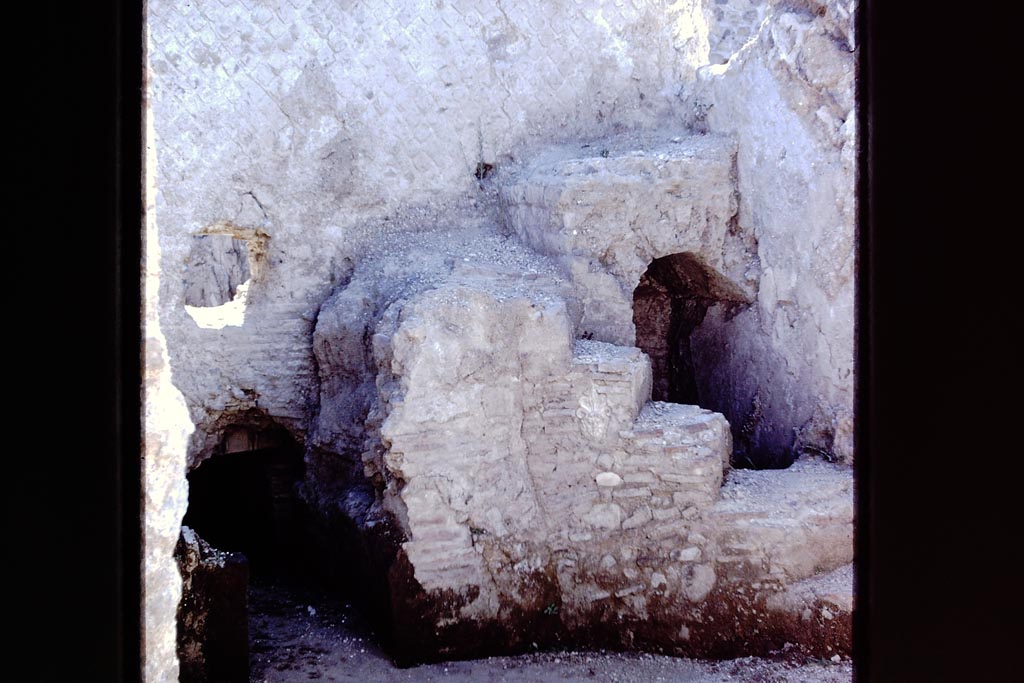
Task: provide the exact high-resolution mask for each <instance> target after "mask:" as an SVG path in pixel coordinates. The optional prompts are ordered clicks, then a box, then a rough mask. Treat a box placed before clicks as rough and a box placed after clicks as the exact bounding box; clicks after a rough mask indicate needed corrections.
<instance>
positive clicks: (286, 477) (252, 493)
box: [176, 425, 304, 683]
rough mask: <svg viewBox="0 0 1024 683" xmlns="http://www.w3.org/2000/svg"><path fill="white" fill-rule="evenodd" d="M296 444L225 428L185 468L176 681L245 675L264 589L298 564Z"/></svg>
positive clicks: (281, 433)
mask: <svg viewBox="0 0 1024 683" xmlns="http://www.w3.org/2000/svg"><path fill="white" fill-rule="evenodd" d="M303 474H304V466H303V459H302V449H301V448H300V447H299V445H298V444H297V443H296V442H295V440H294V439H293V438H292V437H291V435H290V434H289V433H288V432H287V431H286V430H285V429H283V428H281V427H278V426H276V425H267V426H264V427H262V428H255V427H247V426H234V427H230V428H229V429H228V430H227V431H226V432H225V434H224V437H223V439H222V441H221V443H220V446H219V447H218V449H217V452H216V453H215V454H214V455H212V456H211V457H209V458H208V459H207V460H205V461H204V462H202V463H201V464H200V465H199V466H197V467H196V468H195V469H193V470H192V471H191V472H190V473H189V474H188V475H187V479H188V484H189V501H188V508H187V511H186V513H185V516H184V518H183V519H182V533H181V537H180V539H179V541H178V547H177V549H176V557H177V560H178V568H179V571H180V572H181V575H182V598H181V602H180V603H179V606H178V615H177V617H178V634H177V641H178V642H177V651H178V659H179V662H180V680H181V681H182V682H183V683H200V682H205V681H211V680H217V681H226V682H234V681H239V682H243V681H248V680H249V672H250V664H251V661H250V656H251V655H255V656H258V654H259V638H260V636H261V627H260V617H261V614H262V613H265V612H266V611H267V609H266V607H265V605H264V604H262V603H265V602H266V600H265V598H264V597H263V596H264V595H265V594H266V593H267V592H268V590H269V591H272V590H273V588H272V586H274V585H275V584H277V583H281V582H285V583H293V582H294V579H295V578H298V577H299V576H300V575H301V572H302V566H303V563H302V560H303V547H302V541H303V533H302V526H303V522H304V519H303V509H302V506H301V501H300V498H299V494H298V489H297V484H298V483H299V482H300V481H301V479H302V477H303Z"/></svg>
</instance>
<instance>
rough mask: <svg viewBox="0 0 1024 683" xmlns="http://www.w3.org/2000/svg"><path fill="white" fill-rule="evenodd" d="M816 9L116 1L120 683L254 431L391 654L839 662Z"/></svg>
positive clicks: (846, 5)
mask: <svg viewBox="0 0 1024 683" xmlns="http://www.w3.org/2000/svg"><path fill="white" fill-rule="evenodd" d="M534 4H536V5H537V6H536V7H534V6H533V5H534ZM722 4H724V5H726V7H727V8H730V9H731V10H732V11H722V8H721V7H718V5H722ZM428 5H429V6H428ZM740 5H742V7H740ZM854 6H855V4H854V3H852V2H836V1H835V0H830V1H828V2H819V1H818V0H800V1H796V0H794V1H792V2H784V1H778V2H763V3H750V2H743V3H735V4H733V3H731V2H727V3H707V4H705V3H703V2H701V1H700V0H681V1H679V2H675V3H668V4H666V3H658V2H654V1H653V0H633V1H632V2H622V1H621V0H619V1H612V0H608V1H606V2H605V1H602V0H580V1H579V2H575V3H564V5H558V6H556V7H554V8H551V7H549V6H548V5H547V4H541V3H530V2H527V3H516V4H515V7H514V8H513V7H506V6H505V4H504V3H502V2H497V1H496V2H492V3H479V2H473V3H469V2H465V3H464V2H458V1H451V2H440V1H439V2H435V3H426V4H424V3H417V2H412V1H411V0H391V1H390V2H388V3H383V4H382V6H381V5H379V4H375V5H374V7H375V8H376V13H375V14H373V15H371V14H369V12H368V9H367V7H364V6H363V4H362V3H359V2H354V3H328V2H320V1H319V0H316V1H312V2H311V1H309V0H301V1H297V2H294V3H284V2H282V3H279V4H277V5H274V6H273V9H268V8H269V7H270V6H269V5H268V6H263V5H260V6H256V7H254V8H253V9H251V10H250V8H249V7H248V6H247V5H246V4H244V3H237V4H232V3H227V4H225V5H221V4H220V3H214V2H210V3H206V2H200V3H197V4H196V5H195V7H194V8H192V9H187V10H183V9H181V8H179V7H176V6H174V5H172V4H171V3H164V2H151V3H150V6H149V21H148V30H149V38H148V45H149V60H148V61H149V68H150V72H151V75H150V98H151V99H150V104H149V114H150V116H151V125H152V127H151V133H150V139H151V140H153V141H154V143H155V144H154V148H155V158H154V157H152V156H151V158H150V161H151V162H152V166H151V168H150V181H151V183H152V185H151V189H150V201H149V202H148V203H147V206H148V217H149V221H150V222H149V224H148V225H149V231H148V233H147V235H148V239H147V297H146V302H147V318H146V319H147V344H148V345H149V347H150V351H149V352H148V353H147V368H148V373H147V387H146V389H147V413H146V414H147V461H146V478H147V479H146V487H147V501H146V527H147V537H146V543H147V555H146V559H145V562H146V567H145V569H146V604H145V613H146V624H145V628H146V633H145V637H146V655H147V660H146V675H147V680H174V679H175V678H176V676H177V671H178V663H177V661H176V659H175V657H174V656H173V654H172V653H171V652H169V651H168V638H169V637H170V638H173V629H174V627H175V621H174V620H175V613H174V612H173V611H171V609H170V608H171V606H174V605H175V604H176V603H175V601H176V600H177V596H178V595H179V594H180V578H178V573H177V569H176V567H175V565H174V560H173V557H172V555H171V552H170V551H171V550H173V545H174V539H175V537H176V535H177V534H178V533H179V531H180V528H181V521H182V518H183V517H184V515H185V507H186V506H185V496H186V495H187V494H186V486H187V481H186V473H189V472H191V473H198V472H200V471H203V466H204V464H205V463H206V462H207V461H209V462H210V463H213V462H214V461H217V459H218V458H222V457H223V456H224V454H226V453H235V454H242V455H243V456H244V455H245V454H246V453H255V452H257V451H261V452H263V451H267V449H273V448H277V447H278V445H279V444H280V443H283V442H284V441H283V440H282V439H283V437H281V436H280V435H281V434H287V439H286V440H287V441H289V443H292V442H293V443H294V444H297V446H296V448H298V449H299V450H300V451H301V454H302V462H303V472H302V475H301V477H300V478H299V480H298V481H297V482H296V483H295V486H294V487H291V484H290V483H287V484H282V483H281V482H282V481H284V480H283V479H281V477H280V476H277V477H276V478H275V476H271V475H270V474H268V475H267V481H269V482H271V488H273V487H275V486H276V489H274V491H275V493H273V496H272V498H273V500H274V501H277V502H276V503H274V502H271V503H268V505H267V509H268V510H270V512H269V513H268V515H269V516H270V518H272V519H273V523H274V524H277V525H278V526H277V527H275V528H276V529H277V531H275V532H274V533H278V534H281V533H284V532H281V531H280V529H282V528H285V526H286V525H285V526H282V525H284V521H282V518H281V514H282V513H281V512H280V510H282V509H284V508H283V507H282V505H284V504H283V503H282V502H281V501H282V500H285V498H287V497H288V496H291V495H292V493H289V492H290V491H293V492H294V496H295V497H296V499H297V500H299V501H301V505H302V507H303V515H302V519H303V520H304V521H305V526H304V527H302V528H299V527H297V526H287V528H288V529H290V530H291V531H288V532H287V533H284V535H285V536H289V537H291V536H295V537H296V538H297V537H301V538H300V539H298V540H296V542H295V543H294V544H293V545H291V546H289V550H288V551H287V552H288V553H294V554H295V555H296V556H301V562H302V564H303V565H304V566H307V567H309V568H311V570H312V571H315V572H317V573H318V574H319V575H320V577H321V579H322V580H324V581H325V582H326V583H327V584H328V585H335V586H338V585H339V584H340V583H344V582H347V583H349V584H353V583H356V584H358V585H359V586H360V591H359V592H360V593H361V594H362V595H363V596H364V597H365V599H366V601H367V604H368V605H370V606H371V608H372V612H373V613H374V614H375V615H377V616H378V617H379V621H380V624H381V626H382V627H383V630H384V632H385V634H386V635H388V636H389V637H390V638H391V648H392V652H393V653H394V654H395V656H396V657H397V658H398V659H399V660H400V661H406V662H412V661H419V660H424V659H431V658H438V657H464V656H474V655H482V654H488V653H491V652H496V651H517V650H523V649H527V648H531V647H540V646H550V645H556V644H574V645H586V644H590V645H593V646H605V647H643V648H657V649H660V650H662V651H666V652H676V653H680V654H690V655H698V656H724V655H728V654H740V653H753V652H760V651H764V650H766V649H768V648H772V647H781V645H782V644H783V643H784V642H786V641H789V642H796V643H801V644H803V645H805V646H806V647H808V648H810V649H812V650H814V651H816V652H819V653H820V654H829V655H830V654H831V653H837V652H844V651H845V652H848V651H849V648H850V632H849V627H850V625H849V617H850V613H851V611H852V592H851V591H852V587H851V585H850V581H851V572H850V562H851V561H852V559H853V548H852V533H853V482H852V476H851V470H850V463H851V462H852V458H853V442H852V424H853V422H852V400H853V376H852V370H853V284H854V283H853V266H854V225H855V222H854V182H853V181H854V165H855V145H856V134H855V125H856V119H855V116H854V80H853V75H854V64H855V52H856V46H855V43H854V39H853V33H852V25H853V18H852V15H853V10H854ZM716 8H717V9H716ZM739 10H742V11H739ZM751 12H754V14H751ZM240 20H242V24H241V25H242V26H244V27H245V28H243V29H239V28H238V26H239V21H240ZM758 20H760V21H758ZM742 36H745V37H742ZM741 37H742V39H741ZM723 54H724V55H726V57H725V58H724V59H723V58H722V56H721V55H723ZM716 55H717V56H716ZM199 236H202V237H204V238H205V237H206V236H209V237H213V238H215V239H216V240H217V243H223V244H220V246H219V247H218V249H219V251H218V250H211V249H210V248H209V246H208V245H209V244H212V243H213V240H211V239H203V240H202V244H203V246H201V247H197V246H196V239H197V237H199ZM231 240H234V241H231ZM204 250H205V251H204ZM211 254H212V255H211ZM242 255H244V256H245V258H244V259H242V258H241V256H242ZM240 260H241V261H244V264H243V263H240ZM243 266H244V267H243ZM245 276H248V278H249V279H248V280H247V281H246V282H244V283H239V282H238V280H239V279H240V278H241V277H245ZM221 301H222V302H225V303H222V304H219V305H216V306H210V305H203V304H210V303H214V302H221ZM186 307H187V308H186ZM163 339H166V345H165V346H166V348H165V349H164V346H163V345H164V342H163ZM150 340H152V341H150ZM652 398H654V399H659V400H652ZM163 399H166V400H168V401H171V402H172V403H171V404H169V405H173V406H174V409H173V411H168V412H163V411H162V410H161V407H160V400H163ZM182 403H184V405H185V406H187V411H188V418H187V420H185V419H183V415H182V412H183V411H182V409H181V404H182ZM189 429H192V431H191V436H190V437H189V438H188V442H187V444H186V443H185V440H184V437H183V433H187V432H188V430H189ZM289 447H291V446H289ZM261 449H262V450H261ZM243 459H244V458H243ZM250 460H251V461H252V462H255V461H256V460H255V458H252V459H250ZM794 460H795V462H793V461H794ZM790 463H792V464H791V465H790ZM750 464H755V465H759V466H762V467H764V466H768V467H775V468H778V467H781V466H785V465H789V467H787V468H785V469H759V470H755V469H737V467H738V466H744V465H750ZM288 481H289V482H290V481H291V480H288ZM274 482H276V483H274ZM284 489H288V491H285V490H284ZM268 500H269V499H268ZM288 500H290V498H289V499H288ZM288 504H289V505H290V504H291V503H288ZM288 524H291V522H290V521H289V522H288ZM228 550H230V548H228ZM175 582H177V584H178V587H177V588H175V587H174V586H175ZM169 632H170V633H172V635H171V636H168V633H169ZM179 651H180V648H179Z"/></svg>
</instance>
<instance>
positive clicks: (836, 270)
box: [693, 0, 858, 461]
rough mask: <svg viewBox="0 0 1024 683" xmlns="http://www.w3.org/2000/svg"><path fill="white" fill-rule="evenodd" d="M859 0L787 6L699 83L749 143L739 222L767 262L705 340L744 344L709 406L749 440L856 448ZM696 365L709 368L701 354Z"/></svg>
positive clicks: (701, 343)
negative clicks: (750, 301)
mask: <svg viewBox="0 0 1024 683" xmlns="http://www.w3.org/2000/svg"><path fill="white" fill-rule="evenodd" d="M855 6H856V3H855V2H852V0H850V1H834V0H830V1H829V2H824V1H820V0H806V1H801V2H779V3H776V4H775V5H773V7H772V12H771V14H770V17H769V21H767V22H766V23H765V24H764V25H763V26H762V27H761V29H760V31H759V32H758V33H757V35H756V38H755V39H754V40H753V42H752V43H750V44H748V45H747V46H746V47H745V48H744V49H743V50H741V51H740V52H739V54H737V55H736V56H735V57H734V58H733V59H732V61H730V62H729V63H728V64H725V65H720V66H714V65H712V66H709V67H704V68H702V69H701V71H700V74H699V85H698V88H697V89H696V90H695V91H694V96H693V97H694V99H693V103H694V104H693V108H694V110H695V111H703V112H705V113H706V121H705V124H706V125H707V126H708V128H709V129H710V130H713V131H716V132H720V133H726V134H732V135H734V136H735V138H736V140H737V143H738V144H737V155H736V174H737V189H738V195H739V215H738V221H739V224H740V225H741V226H744V227H745V229H747V230H749V231H750V233H751V234H752V235H753V237H754V239H756V244H757V259H758V263H759V271H760V272H759V282H758V286H757V306H754V307H751V308H750V309H748V310H745V311H743V312H741V313H740V314H739V315H737V316H736V317H735V318H733V319H731V320H726V316H725V314H724V311H715V310H712V311H709V312H708V319H706V321H705V324H704V325H702V326H701V328H700V330H699V331H698V332H697V333H696V335H695V337H696V338H695V344H694V347H695V349H697V348H703V349H715V348H720V347H723V346H729V347H730V348H731V349H732V351H731V353H730V355H729V358H730V359H729V360H728V361H727V362H728V363H730V364H731V365H732V366H733V371H729V372H726V373H725V374H726V375H727V376H730V377H733V378H736V382H737V383H736V384H735V385H731V386H726V387H724V390H723V391H722V392H721V393H720V394H719V395H718V396H711V397H709V398H710V402H709V407H712V408H714V409H715V410H720V411H722V412H723V413H725V414H726V415H727V416H728V417H729V419H730V421H731V422H733V423H734V425H737V424H738V425H746V426H748V429H746V430H745V431H746V433H747V434H748V437H746V438H747V439H748V443H744V444H738V446H739V447H742V448H746V449H749V450H751V451H757V450H766V451H768V452H775V453H783V452H795V453H799V452H808V451H813V452H819V453H822V452H823V453H827V454H829V456H830V457H834V458H837V459H841V460H846V461H852V458H853V455H854V454H853V405H854V391H853V389H854V374H853V373H854V332H855V327H854V323H855V318H856V315H855V288H856V278H855V269H856V264H857V258H856V220H857V219H856V206H857V204H856V195H855V192H854V188H855V182H856V172H857V169H856V158H857V144H858V138H857V130H856V124H857V121H856V111H855V109H854V105H855V101H856V100H855V89H854V86H855V76H856V73H855V69H856V58H857V56H856V51H855V50H856V43H855V41H854V35H853V13H854V8H855ZM702 335H703V337H702ZM694 364H695V366H696V367H698V368H700V367H707V365H708V364H707V363H702V359H701V358H700V355H699V353H698V352H697V351H695V358H694Z"/></svg>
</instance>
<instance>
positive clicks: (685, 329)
mask: <svg viewBox="0 0 1024 683" xmlns="http://www.w3.org/2000/svg"><path fill="white" fill-rule="evenodd" d="M716 289H717V288H716V287H715V283H714V277H713V276H712V274H711V273H710V272H709V270H708V268H707V267H706V266H704V265H703V264H702V263H701V261H700V260H699V259H698V258H697V257H695V256H693V255H692V254H688V253H682V254H672V255H669V256H663V257H661V258H658V259H655V260H654V261H652V262H651V264H650V266H648V267H647V270H646V272H644V274H643V275H641V276H640V283H639V284H638V285H637V286H636V289H635V290H634V291H633V324H634V325H635V326H636V345H637V346H638V347H639V348H640V350H642V351H643V352H644V353H646V354H647V355H648V356H649V357H650V359H651V371H652V375H653V380H654V382H653V386H652V389H651V398H652V399H653V400H655V401H668V402H671V403H687V404H692V405H699V404H700V391H699V390H698V386H697V379H696V375H695V372H694V367H693V354H692V353H691V350H690V335H691V334H692V333H693V331H694V330H695V329H697V327H698V326H699V325H700V324H701V323H702V322H703V321H704V316H705V314H706V313H707V310H708V307H709V306H711V305H713V304H715V303H717V302H718V300H719V297H720V296H721V294H720V293H719V292H717V291H716Z"/></svg>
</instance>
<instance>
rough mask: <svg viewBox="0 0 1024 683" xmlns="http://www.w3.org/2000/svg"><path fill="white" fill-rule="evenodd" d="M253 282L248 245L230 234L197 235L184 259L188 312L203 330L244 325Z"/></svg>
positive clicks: (193, 238)
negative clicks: (250, 287)
mask: <svg viewBox="0 0 1024 683" xmlns="http://www.w3.org/2000/svg"><path fill="white" fill-rule="evenodd" d="M251 282H252V263H251V255H250V253H249V242H248V240H246V239H242V238H238V237H234V236H233V235H228V234H208V235H194V236H193V237H192V247H191V249H190V251H189V255H188V257H187V258H186V260H185V277H184V283H183V284H184V299H185V310H186V311H187V312H188V314H189V315H190V316H191V317H192V319H193V320H195V321H196V323H197V324H198V325H199V326H200V327H204V328H213V329H217V328H221V327H225V326H228V325H231V326H238V325H241V324H242V322H243V321H244V318H245V304H246V301H247V298H248V290H249V285H250V283H251Z"/></svg>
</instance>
